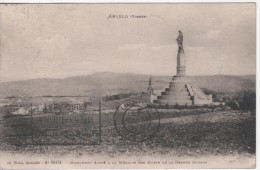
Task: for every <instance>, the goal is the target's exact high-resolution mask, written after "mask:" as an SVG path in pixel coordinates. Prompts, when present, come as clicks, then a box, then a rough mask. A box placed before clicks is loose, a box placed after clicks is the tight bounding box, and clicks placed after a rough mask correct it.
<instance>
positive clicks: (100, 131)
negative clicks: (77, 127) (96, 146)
mask: <svg viewBox="0 0 260 170" xmlns="http://www.w3.org/2000/svg"><path fill="white" fill-rule="evenodd" d="M101 133H102V130H101V99H99V143H101V141H102V140H101Z"/></svg>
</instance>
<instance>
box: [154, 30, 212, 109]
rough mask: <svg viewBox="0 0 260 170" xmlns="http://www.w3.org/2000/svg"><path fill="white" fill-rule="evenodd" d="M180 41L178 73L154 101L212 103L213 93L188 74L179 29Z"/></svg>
mask: <svg viewBox="0 0 260 170" xmlns="http://www.w3.org/2000/svg"><path fill="white" fill-rule="evenodd" d="M176 41H177V43H178V54H177V74H176V75H175V76H173V78H172V81H171V82H170V83H169V87H168V88H165V89H164V91H163V92H161V95H159V96H157V99H156V100H153V103H157V104H168V105H204V104H210V103H212V95H206V94H204V92H203V91H202V90H201V89H200V88H199V87H196V86H195V85H193V84H192V82H191V81H190V80H189V78H188V77H187V76H186V57H185V53H184V48H183V33H182V32H181V31H180V30H179V36H178V38H177V39H176Z"/></svg>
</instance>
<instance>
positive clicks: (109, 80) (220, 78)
mask: <svg viewBox="0 0 260 170" xmlns="http://www.w3.org/2000/svg"><path fill="white" fill-rule="evenodd" d="M149 77H150V75H145V74H135V73H115V72H96V73H93V74H90V75H79V76H70V77H67V78H63V79H52V78H38V79H30V80H22V81H12V82H3V83H0V95H2V96H46V95H54V96H55V95H58V96H61V95H69V96H71V95H97V94H102V95H111V94H117V93H128V92H141V91H146V88H147V86H148V79H149ZM188 77H189V78H190V79H191V80H192V82H194V84H195V85H197V86H199V87H201V88H207V89H210V90H214V91H219V92H236V91H241V90H255V82H256V76H255V75H242V76H236V75H235V76H233V75H205V76H188ZM171 79H172V76H157V75H155V76H153V83H154V84H155V87H154V88H155V89H161V90H163V88H165V87H167V86H168V85H169V82H170V81H171Z"/></svg>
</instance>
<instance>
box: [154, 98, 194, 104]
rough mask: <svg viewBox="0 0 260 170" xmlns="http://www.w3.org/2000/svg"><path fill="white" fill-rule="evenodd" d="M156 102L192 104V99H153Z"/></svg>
mask: <svg viewBox="0 0 260 170" xmlns="http://www.w3.org/2000/svg"><path fill="white" fill-rule="evenodd" d="M154 103H157V104H169V105H176V104H178V105H186V104H187V105H192V100H168V99H158V100H154Z"/></svg>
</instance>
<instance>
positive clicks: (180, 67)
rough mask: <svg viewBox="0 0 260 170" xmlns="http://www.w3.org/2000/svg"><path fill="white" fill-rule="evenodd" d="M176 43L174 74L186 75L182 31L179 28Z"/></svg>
mask: <svg viewBox="0 0 260 170" xmlns="http://www.w3.org/2000/svg"><path fill="white" fill-rule="evenodd" d="M176 41H177V43H178V46H179V48H178V55H177V75H176V76H185V75H186V57H185V54H184V49H183V33H182V32H181V30H179V36H178V38H177V39H176Z"/></svg>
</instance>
